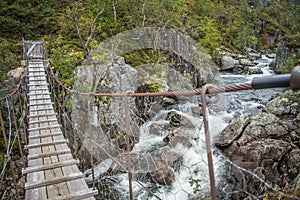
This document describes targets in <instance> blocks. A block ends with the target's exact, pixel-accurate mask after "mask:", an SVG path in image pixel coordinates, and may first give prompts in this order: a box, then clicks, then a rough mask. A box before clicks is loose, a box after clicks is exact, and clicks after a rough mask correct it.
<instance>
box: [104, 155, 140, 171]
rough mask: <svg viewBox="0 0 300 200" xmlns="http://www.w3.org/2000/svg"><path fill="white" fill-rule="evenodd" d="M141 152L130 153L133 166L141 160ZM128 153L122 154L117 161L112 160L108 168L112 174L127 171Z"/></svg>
mask: <svg viewBox="0 0 300 200" xmlns="http://www.w3.org/2000/svg"><path fill="white" fill-rule="evenodd" d="M140 157H141V156H140V154H138V153H130V161H131V166H133V165H134V164H136V163H138V162H139V159H140ZM127 163H128V153H123V154H120V155H119V156H118V157H117V158H116V160H115V161H113V162H112V164H111V166H110V168H109V169H108V173H110V174H111V175H113V174H117V173H120V172H121V173H125V172H127V169H128V164H127Z"/></svg>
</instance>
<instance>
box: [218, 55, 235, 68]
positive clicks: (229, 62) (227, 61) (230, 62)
mask: <svg viewBox="0 0 300 200" xmlns="http://www.w3.org/2000/svg"><path fill="white" fill-rule="evenodd" d="M237 64H239V61H237V60H235V59H233V58H232V57H230V56H224V57H222V59H221V70H223V71H227V70H233V68H234V67H235V66H236V65H237Z"/></svg>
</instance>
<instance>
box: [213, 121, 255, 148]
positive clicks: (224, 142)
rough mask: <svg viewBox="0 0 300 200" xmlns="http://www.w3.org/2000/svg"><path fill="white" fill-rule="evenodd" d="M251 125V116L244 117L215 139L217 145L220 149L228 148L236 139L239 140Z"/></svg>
mask: <svg viewBox="0 0 300 200" xmlns="http://www.w3.org/2000/svg"><path fill="white" fill-rule="evenodd" d="M249 123H250V117H249V116H243V117H241V118H239V119H238V120H237V121H235V122H233V123H231V124H230V125H228V126H227V127H226V128H225V129H224V130H223V131H222V133H221V134H219V135H217V136H216V137H215V144H216V146H217V147H219V148H223V147H227V146H229V145H231V144H232V142H234V141H235V140H236V139H238V138H239V137H240V136H241V135H242V133H243V131H244V129H245V128H246V126H247V125H248V124H249Z"/></svg>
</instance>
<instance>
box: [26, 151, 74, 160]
mask: <svg viewBox="0 0 300 200" xmlns="http://www.w3.org/2000/svg"><path fill="white" fill-rule="evenodd" d="M67 153H71V150H70V149H66V150H60V151H52V152H45V153H39V154H31V155H28V156H27V159H28V160H33V159H38V158H45V157H50V156H57V155H62V154H67Z"/></svg>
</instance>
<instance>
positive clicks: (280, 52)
mask: <svg viewBox="0 0 300 200" xmlns="http://www.w3.org/2000/svg"><path fill="white" fill-rule="evenodd" d="M288 56H289V52H288V48H287V47H286V45H285V42H284V41H282V40H281V41H280V42H279V44H278V47H277V50H276V61H275V67H274V68H273V70H274V71H275V72H276V73H280V72H279V68H280V67H283V66H284V65H285V63H286V60H287V58H288Z"/></svg>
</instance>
